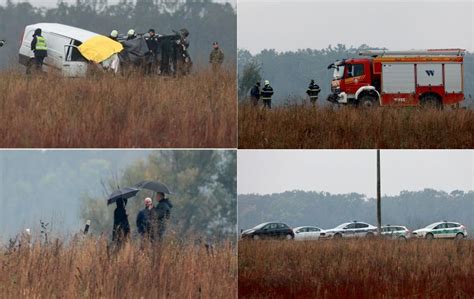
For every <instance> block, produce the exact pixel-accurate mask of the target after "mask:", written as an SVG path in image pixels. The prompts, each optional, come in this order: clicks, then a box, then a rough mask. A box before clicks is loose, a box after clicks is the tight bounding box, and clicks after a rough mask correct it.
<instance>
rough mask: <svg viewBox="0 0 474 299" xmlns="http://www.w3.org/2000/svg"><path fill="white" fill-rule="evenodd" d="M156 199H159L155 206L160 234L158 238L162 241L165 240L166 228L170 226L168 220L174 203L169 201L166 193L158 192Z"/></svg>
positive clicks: (158, 232)
mask: <svg viewBox="0 0 474 299" xmlns="http://www.w3.org/2000/svg"><path fill="white" fill-rule="evenodd" d="M156 200H157V201H158V204H157V205H156V207H155V211H156V219H157V223H156V224H157V226H158V227H157V234H158V240H159V241H161V240H163V237H164V235H165V233H166V229H167V226H168V221H169V219H170V216H171V208H172V207H173V205H172V204H171V202H170V201H169V199H168V198H166V197H165V194H164V193H161V192H158V193H157V194H156Z"/></svg>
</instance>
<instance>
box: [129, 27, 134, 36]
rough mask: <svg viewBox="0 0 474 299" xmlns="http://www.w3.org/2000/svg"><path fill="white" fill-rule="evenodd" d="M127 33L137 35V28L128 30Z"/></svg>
mask: <svg viewBox="0 0 474 299" xmlns="http://www.w3.org/2000/svg"><path fill="white" fill-rule="evenodd" d="M127 35H128V36H133V35H135V30H133V29H130V30H128V32H127Z"/></svg>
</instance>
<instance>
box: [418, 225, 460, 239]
mask: <svg viewBox="0 0 474 299" xmlns="http://www.w3.org/2000/svg"><path fill="white" fill-rule="evenodd" d="M413 236H414V237H417V238H425V239H454V238H456V239H463V238H465V237H467V229H466V227H465V226H464V225H462V224H461V223H457V222H448V221H441V222H435V223H432V224H430V225H428V226H427V227H425V228H420V229H417V230H415V231H413Z"/></svg>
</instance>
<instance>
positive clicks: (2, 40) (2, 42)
mask: <svg viewBox="0 0 474 299" xmlns="http://www.w3.org/2000/svg"><path fill="white" fill-rule="evenodd" d="M5 43H6V41H5V40H4V39H0V48H1V47H3V45H5Z"/></svg>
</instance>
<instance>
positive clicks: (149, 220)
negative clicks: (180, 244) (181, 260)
mask: <svg viewBox="0 0 474 299" xmlns="http://www.w3.org/2000/svg"><path fill="white" fill-rule="evenodd" d="M156 200H157V201H158V204H157V205H156V206H153V200H152V199H151V198H149V197H147V198H145V201H144V204H145V207H144V208H143V209H142V210H140V212H139V213H138V215H137V219H136V224H137V230H138V233H139V234H140V236H141V237H142V238H143V239H146V240H149V241H151V242H154V241H161V240H162V239H163V237H164V235H165V233H166V229H167V223H168V220H169V219H170V216H171V208H172V207H173V205H172V204H171V202H170V201H169V199H168V198H166V197H165V194H164V193H157V194H156ZM116 205H117V207H116V208H115V210H114V227H113V232H112V240H113V241H114V242H117V243H118V244H121V243H122V242H123V241H125V240H126V239H128V238H129V236H130V223H129V221H128V215H127V211H126V209H125V207H126V205H127V199H122V198H120V199H118V200H117V201H116Z"/></svg>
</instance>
